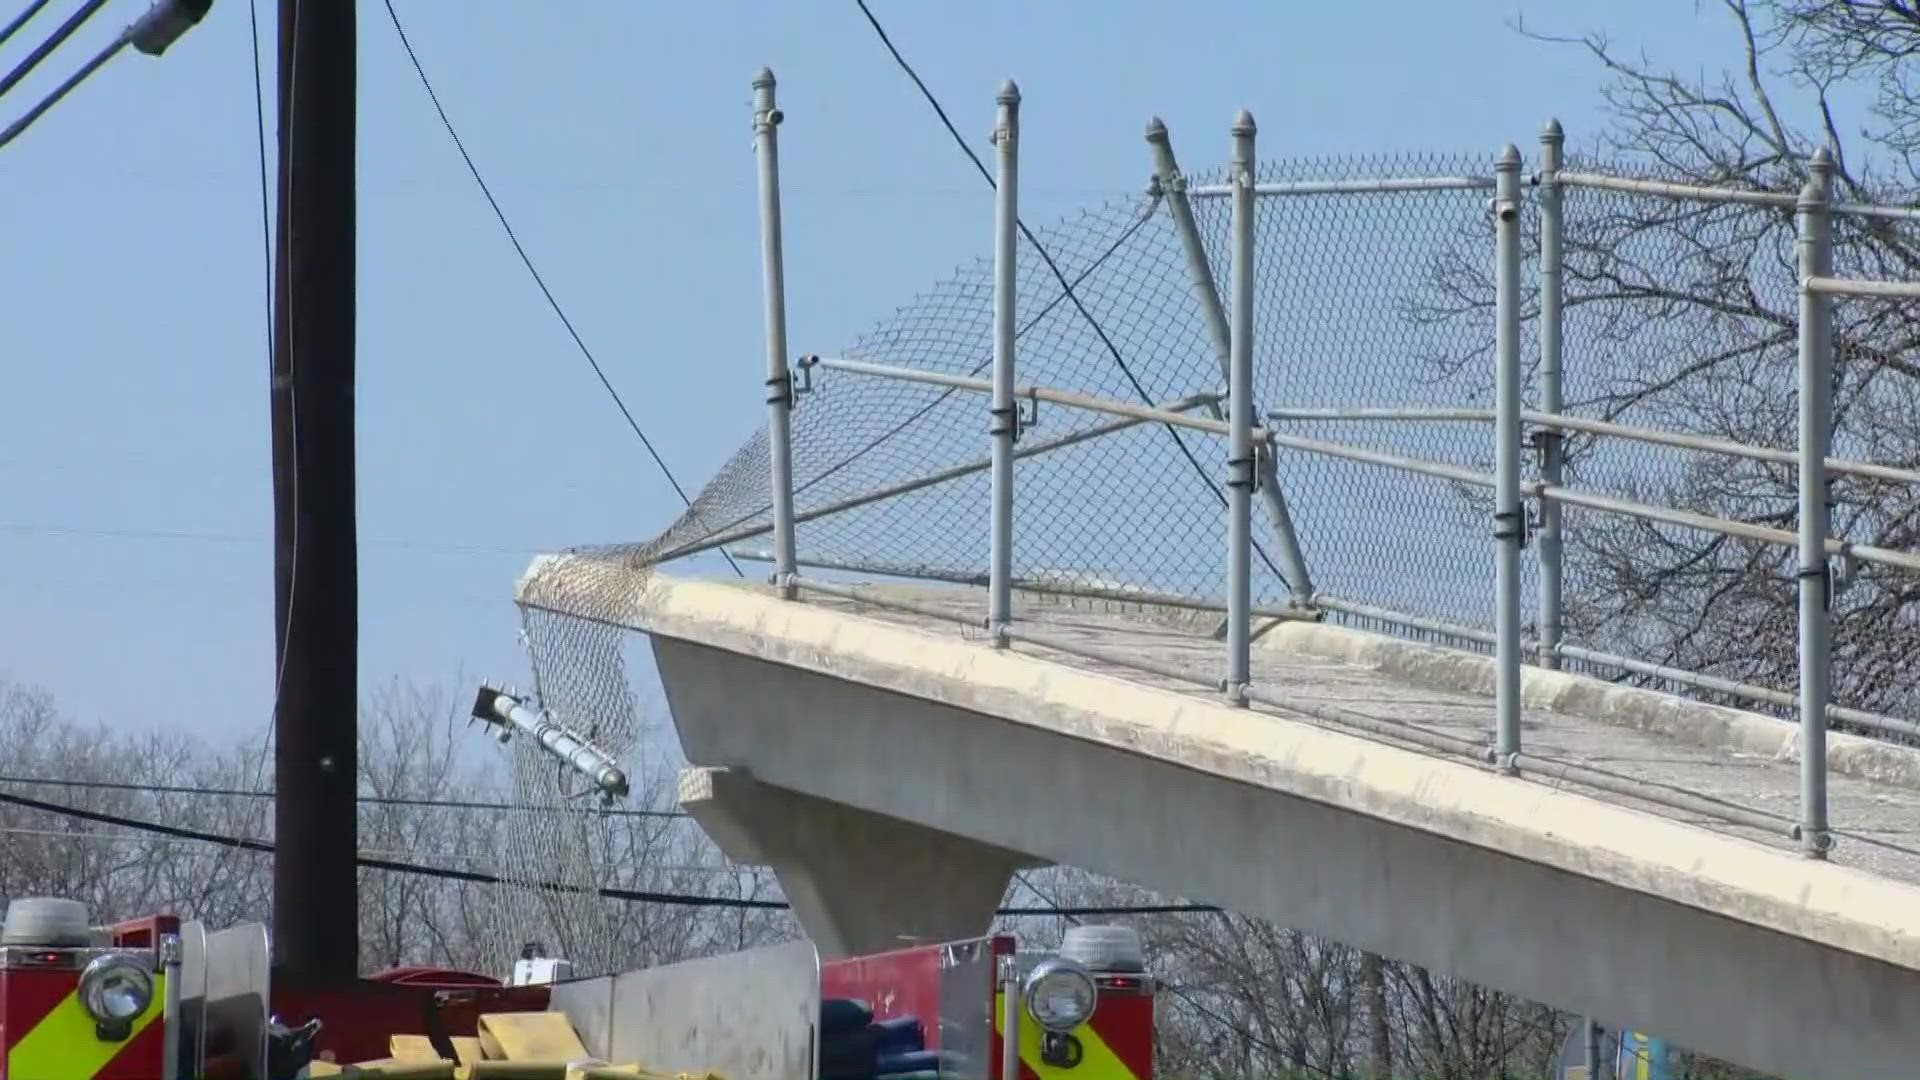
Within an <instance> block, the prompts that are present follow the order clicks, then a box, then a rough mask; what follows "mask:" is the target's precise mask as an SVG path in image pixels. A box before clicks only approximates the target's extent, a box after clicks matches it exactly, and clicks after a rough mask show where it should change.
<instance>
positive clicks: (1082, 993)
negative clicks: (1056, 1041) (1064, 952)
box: [1024, 956, 1099, 1031]
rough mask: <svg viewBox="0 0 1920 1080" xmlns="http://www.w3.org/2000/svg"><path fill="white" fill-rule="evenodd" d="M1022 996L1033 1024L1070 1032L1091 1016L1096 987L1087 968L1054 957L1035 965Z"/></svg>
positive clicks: (1096, 996)
mask: <svg viewBox="0 0 1920 1080" xmlns="http://www.w3.org/2000/svg"><path fill="white" fill-rule="evenodd" d="M1024 997H1025V998H1026V1005H1027V1015H1028V1016H1031V1017H1033V1020H1034V1023H1036V1024H1039V1025H1040V1026H1041V1027H1042V1028H1045V1029H1046V1030H1048V1031H1072V1030H1073V1029H1074V1028H1077V1027H1079V1026H1080V1025H1081V1024H1084V1023H1086V1022H1087V1018H1088V1017H1090V1016H1092V1015H1093V1006H1094V1002H1095V1001H1096V1000H1097V999H1098V997H1099V990H1098V989H1097V988H1096V987H1095V986H1094V984H1093V976H1092V975H1090V974H1088V972H1087V969H1086V968H1084V967H1081V966H1080V965H1079V964H1077V963H1074V962H1073V961H1072V960H1068V959H1066V958H1064V957H1059V956H1053V957H1048V958H1047V959H1045V960H1042V961H1040V962H1039V963H1038V964H1035V965H1034V967H1033V971H1032V973H1030V974H1029V975H1028V976H1027V985H1026V991H1025V994H1024Z"/></svg>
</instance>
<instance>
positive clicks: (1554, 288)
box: [1535, 120, 1566, 668]
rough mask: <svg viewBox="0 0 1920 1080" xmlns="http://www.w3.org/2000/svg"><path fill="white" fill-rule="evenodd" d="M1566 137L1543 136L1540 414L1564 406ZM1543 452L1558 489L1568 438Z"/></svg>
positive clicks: (1548, 511) (1561, 570)
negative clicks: (1563, 175)
mask: <svg viewBox="0 0 1920 1080" xmlns="http://www.w3.org/2000/svg"><path fill="white" fill-rule="evenodd" d="M1565 145H1566V134H1565V133H1564V132H1563V131H1561V130H1560V121H1558V120H1549V121H1547V126H1546V127H1545V128H1544V129H1543V130H1542V131H1541V132H1540V411H1541V412H1545V413H1555V414H1557V413H1559V412H1560V410H1561V409H1562V408H1563V407H1564V405H1565V397H1564V395H1563V393H1562V392H1561V391H1562V375H1561V330H1562V319H1563V315H1562V310H1561V300H1562V296H1563V294H1562V290H1563V288H1564V287H1565V285H1564V279H1563V278H1562V277H1561V275H1560V269H1561V267H1560V261H1561V258H1562V256H1561V242H1562V240H1563V238H1564V236H1565V229H1566V218H1565V217H1564V216H1563V213H1562V210H1563V206H1564V204H1563V202H1562V199H1563V197H1564V195H1565V189H1564V188H1562V187H1561V186H1560V181H1559V177H1558V174H1559V172H1560V169H1561V166H1562V164H1563V161H1564V159H1563V156H1562V151H1563V148H1564V147H1565ZM1535 438H1536V439H1538V440H1539V446H1540V480H1541V482H1542V483H1545V484H1548V485H1550V486H1553V487H1558V486H1559V485H1560V484H1561V482H1562V481H1564V480H1565V479H1566V477H1565V465H1564V463H1565V457H1564V455H1565V453H1566V436H1565V434H1563V433H1562V432H1559V431H1556V430H1554V429H1552V428H1541V429H1540V431H1539V432H1538V434H1537V435H1536V436H1535ZM1562 524H1563V518H1562V513H1561V508H1560V504H1559V503H1558V502H1556V501H1554V500H1552V499H1542V500H1540V537H1539V559H1540V598H1539V599H1540V610H1539V615H1538V617H1537V622H1538V630H1539V639H1540V652H1539V662H1540V666H1541V667H1544V668H1558V667H1559V666H1560V654H1559V653H1558V652H1557V651H1556V650H1558V649H1559V648H1560V633H1561V629H1560V627H1561V619H1562V615H1563V609H1562V606H1561V605H1562V603H1563V601H1562V600H1561V584H1562V582H1563V581H1564V580H1565V573H1566V571H1565V565H1564V562H1563V559H1564V555H1563V553H1562V552H1563V543H1562V538H1561V527H1562Z"/></svg>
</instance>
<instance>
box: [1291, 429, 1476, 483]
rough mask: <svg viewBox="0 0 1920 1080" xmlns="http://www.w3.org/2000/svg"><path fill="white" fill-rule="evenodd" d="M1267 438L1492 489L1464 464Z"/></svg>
mask: <svg viewBox="0 0 1920 1080" xmlns="http://www.w3.org/2000/svg"><path fill="white" fill-rule="evenodd" d="M1266 438H1267V441H1268V442H1269V443H1271V444H1272V445H1274V446H1283V447H1286V448H1287V449H1289V450H1299V451H1301V452H1302V453H1308V454H1323V455H1325V456H1327V457H1335V458H1340V459H1342V460H1345V461H1357V462H1359V463H1361V464H1362V465H1378V466H1380V467H1381V468H1383V469H1399V470H1400V471H1402V472H1410V473H1418V474H1420V475H1421V476H1431V477H1434V478H1435V479H1438V480H1451V481H1453V482H1454V483H1458V484H1470V485H1472V486H1474V487H1484V488H1490V487H1492V486H1493V477H1492V475H1490V474H1488V473H1483V472H1475V471H1474V470H1472V469H1469V468H1466V467H1464V466H1461V465H1449V464H1447V463H1446V462H1443V461H1428V460H1427V459H1425V458H1414V457H1407V456H1406V455H1404V454H1389V453H1386V452H1385V451H1381V450H1368V449H1365V448H1364V447H1359V446H1349V445H1348V444H1346V443H1337V442H1328V441H1327V440H1325V439H1310V438H1307V437H1305V436H1303V435H1283V434H1281V433H1280V432H1277V431H1269V432H1267V433H1266Z"/></svg>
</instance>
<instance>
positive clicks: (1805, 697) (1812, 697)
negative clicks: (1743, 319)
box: [1796, 147, 1833, 859]
mask: <svg viewBox="0 0 1920 1080" xmlns="http://www.w3.org/2000/svg"><path fill="white" fill-rule="evenodd" d="M1807 171H1808V175H1807V184H1806V186H1805V187H1803V188H1802V189H1801V190H1800V201H1799V205H1798V207H1797V208H1796V209H1797V213H1798V217H1799V222H1798V224H1799V231H1800V242H1799V249H1800V250H1799V255H1800V277H1801V283H1800V566H1799V571H1800V573H1799V578H1800V581H1799V585H1800V844H1801V849H1802V850H1803V851H1804V852H1805V853H1806V854H1807V855H1808V856H1809V857H1810V858H1816V859H1820V858H1825V857H1826V853H1827V849H1828V848H1829V847H1831V846H1832V844H1833V837H1832V834H1830V833H1829V832H1828V831H1827V700H1828V698H1829V696H1830V695H1831V691H1832V677H1833V672H1832V668H1831V665H1832V661H1833V656H1832V627H1831V626H1830V625H1829V623H1828V619H1829V617H1830V615H1829V612H1828V609H1827V604H1828V601H1829V599H1830V598H1831V596H1832V580H1831V578H1830V577H1829V576H1828V562H1827V534H1828V530H1829V529H1830V527H1831V520H1830V518H1831V510H1830V508H1829V507H1828V504H1827V469H1826V459H1827V443H1828V441H1829V435H1830V433H1829V431H1828V428H1829V426H1830V425H1831V423H1832V419H1833V417H1832V412H1833V404H1832V400H1831V394H1832V389H1831V388H1832V376H1833V324H1832V319H1833V313H1832V311H1831V309H1830V308H1829V301H1828V300H1827V298H1826V297H1825V296H1823V295H1821V294H1819V293H1816V292H1814V291H1813V290H1812V289H1810V288H1808V287H1807V282H1806V280H1805V279H1807V278H1810V277H1825V276H1827V275H1829V274H1831V273H1832V271H1833V235H1832V232H1831V221H1830V219H1829V217H1828V205H1829V202H1830V201H1831V199H1832V197H1833V159H1832V158H1831V157H1830V156H1829V155H1828V154H1827V151H1826V148H1825V147H1822V148H1820V149H1818V150H1815V151H1814V153H1813V160H1812V161H1810V162H1809V163H1808V170H1807Z"/></svg>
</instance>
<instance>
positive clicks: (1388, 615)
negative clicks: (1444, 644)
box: [1313, 593, 1498, 645]
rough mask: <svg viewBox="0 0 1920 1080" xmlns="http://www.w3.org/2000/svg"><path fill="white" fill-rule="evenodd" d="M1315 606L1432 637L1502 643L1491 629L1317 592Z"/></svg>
mask: <svg viewBox="0 0 1920 1080" xmlns="http://www.w3.org/2000/svg"><path fill="white" fill-rule="evenodd" d="M1313 603H1314V606H1316V607H1322V608H1325V609H1327V610H1328V611H1338V612H1340V613H1342V614H1345V615H1352V616H1355V617H1356V618H1361V619H1373V620H1375V621H1378V622H1384V623H1392V624H1393V625H1395V626H1404V627H1406V628H1408V629H1410V630H1424V631H1426V632H1427V633H1429V634H1439V635H1442V636H1444V637H1454V638H1459V639H1460V640H1462V641H1473V642H1478V643H1480V644H1482V645H1495V644H1497V643H1498V639H1497V638H1495V637H1494V634H1493V631H1491V630H1479V629H1475V628H1474V627H1471V626H1467V625H1465V624H1464V623H1456V622H1447V621H1446V620H1444V619H1430V618H1427V617H1426V616H1424V615H1410V614H1408V613H1407V612H1404V611H1394V610H1393V609H1391V608H1383V607H1374V606H1373V605H1372V604H1361V603H1356V602H1355V601H1352V600H1343V599H1341V598H1340V597H1337V596H1329V595H1327V594H1326V593H1315V594H1314V597H1313Z"/></svg>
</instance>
